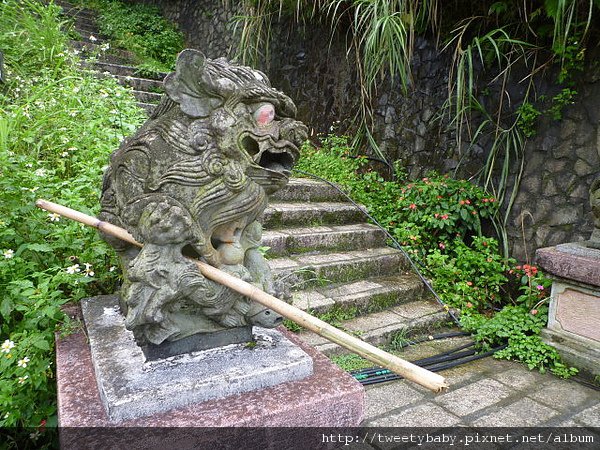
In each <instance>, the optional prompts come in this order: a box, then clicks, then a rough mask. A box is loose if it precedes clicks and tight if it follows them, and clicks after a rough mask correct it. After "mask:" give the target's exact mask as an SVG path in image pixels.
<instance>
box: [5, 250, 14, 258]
mask: <svg viewBox="0 0 600 450" xmlns="http://www.w3.org/2000/svg"><path fill="white" fill-rule="evenodd" d="M13 256H15V252H14V250H11V249H10V248H9V249H8V250H4V257H5V258H6V259H10V258H12V257H13Z"/></svg>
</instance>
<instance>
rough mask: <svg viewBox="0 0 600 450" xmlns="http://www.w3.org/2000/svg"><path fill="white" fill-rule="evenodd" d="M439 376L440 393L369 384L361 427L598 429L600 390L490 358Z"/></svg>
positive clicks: (411, 386)
mask: <svg viewBox="0 0 600 450" xmlns="http://www.w3.org/2000/svg"><path fill="white" fill-rule="evenodd" d="M440 373H441V374H442V375H443V376H445V377H446V379H447V380H448V382H449V383H450V386H451V388H450V390H449V391H448V392H446V393H443V394H434V393H432V392H429V391H428V390H427V389H425V388H422V387H421V386H418V385H416V384H414V383H411V382H409V381H406V380H398V381H391V382H387V383H381V384H375V385H371V386H367V387H366V392H367V409H366V418H365V421H364V423H363V425H364V426H367V427H368V426H401V427H402V426H424V427H427V426H432V427H440V426H491V427H511V426H549V427H557V426H575V427H583V426H588V427H590V426H591V427H600V391H598V390H595V389H593V388H590V387H587V386H584V385H581V384H579V383H577V382H575V381H572V380H562V379H560V378H557V377H555V376H553V375H551V374H549V373H545V374H540V373H539V372H531V371H529V370H528V369H527V367H526V366H524V365H523V364H520V363H517V362H512V361H504V360H496V359H494V358H484V359H481V360H478V361H473V362H471V363H467V364H464V365H461V366H458V367H455V368H453V369H450V370H446V371H443V372H440Z"/></svg>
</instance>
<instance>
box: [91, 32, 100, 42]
mask: <svg viewBox="0 0 600 450" xmlns="http://www.w3.org/2000/svg"><path fill="white" fill-rule="evenodd" d="M89 40H90V41H92V42H96V41H97V40H98V39H96V36H94V35H93V34H90V37H89Z"/></svg>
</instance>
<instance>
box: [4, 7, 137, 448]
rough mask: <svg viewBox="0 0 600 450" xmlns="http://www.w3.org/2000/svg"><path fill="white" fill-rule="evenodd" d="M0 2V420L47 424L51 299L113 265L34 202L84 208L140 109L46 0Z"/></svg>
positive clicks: (106, 279) (91, 287) (99, 248)
mask: <svg viewBox="0 0 600 450" xmlns="http://www.w3.org/2000/svg"><path fill="white" fill-rule="evenodd" d="M0 11H1V12H0V48H2V49H5V53H4V57H5V65H6V83H5V84H4V85H2V86H0V110H1V111H2V114H1V115H0V167H1V169H0V170H1V176H0V216H1V218H2V219H1V221H0V289H1V291H0V317H1V320H0V344H2V351H0V426H17V425H18V426H28V427H45V426H53V425H56V387H55V381H54V377H55V371H54V367H53V360H54V356H53V349H54V333H55V332H56V331H60V330H61V329H64V328H65V326H66V327H68V326H69V324H68V323H66V320H67V318H66V317H65V316H64V314H63V313H62V312H61V310H60V307H61V305H63V304H64V303H66V302H69V301H77V300H79V299H80V298H82V297H84V296H90V295H95V294H99V293H108V292H113V291H114V289H115V286H116V284H117V282H118V279H117V276H118V275H117V274H118V271H116V270H114V268H115V266H116V260H115V257H114V255H113V252H112V251H111V250H110V249H109V248H108V246H107V245H105V244H104V242H103V241H101V240H100V239H99V238H98V237H97V235H96V233H95V232H94V231H93V230H91V229H87V228H85V227H83V226H80V225H79V224H76V223H74V222H68V221H66V220H64V219H60V218H59V217H58V216H56V215H53V214H48V213H46V212H44V211H42V210H39V209H37V208H36V207H35V206H34V202H35V200H36V199H37V198H46V199H49V200H52V201H56V202H58V203H63V204H66V205H69V206H71V207H73V208H75V209H79V210H81V211H83V212H86V213H88V214H92V215H94V214H95V213H96V212H97V210H98V208H99V190H100V186H101V184H102V172H103V167H104V166H105V165H106V164H107V163H108V155H109V153H110V152H111V151H112V150H114V149H115V148H116V147H117V146H118V145H119V142H120V141H121V140H122V139H123V137H124V136H126V135H128V134H130V133H131V132H132V131H133V130H135V129H136V128H137V127H138V126H139V125H140V124H141V122H142V120H143V116H142V113H141V111H140V110H139V109H138V108H137V107H136V106H135V100H134V98H133V97H132V96H131V94H130V92H129V91H128V90H127V89H125V88H124V87H121V86H120V85H118V84H117V83H116V81H114V80H113V79H110V78H103V79H100V78H97V77H95V76H94V74H93V73H91V72H85V71H82V70H81V69H80V64H79V60H78V57H77V55H75V53H74V52H73V51H71V50H69V49H68V47H67V45H66V39H67V36H66V35H65V34H63V33H62V32H61V31H60V28H59V25H60V19H59V12H60V10H59V8H58V7H56V6H54V5H53V4H49V5H45V4H43V3H41V2H37V1H34V0H6V1H4V2H3V3H1V4H0ZM38 444H39V443H38ZM40 446H41V444H40Z"/></svg>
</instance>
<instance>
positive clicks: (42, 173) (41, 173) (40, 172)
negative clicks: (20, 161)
mask: <svg viewBox="0 0 600 450" xmlns="http://www.w3.org/2000/svg"><path fill="white" fill-rule="evenodd" d="M33 173H34V174H36V175H37V176H38V177H45V176H46V169H37V170H36V171H35V172H33Z"/></svg>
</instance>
